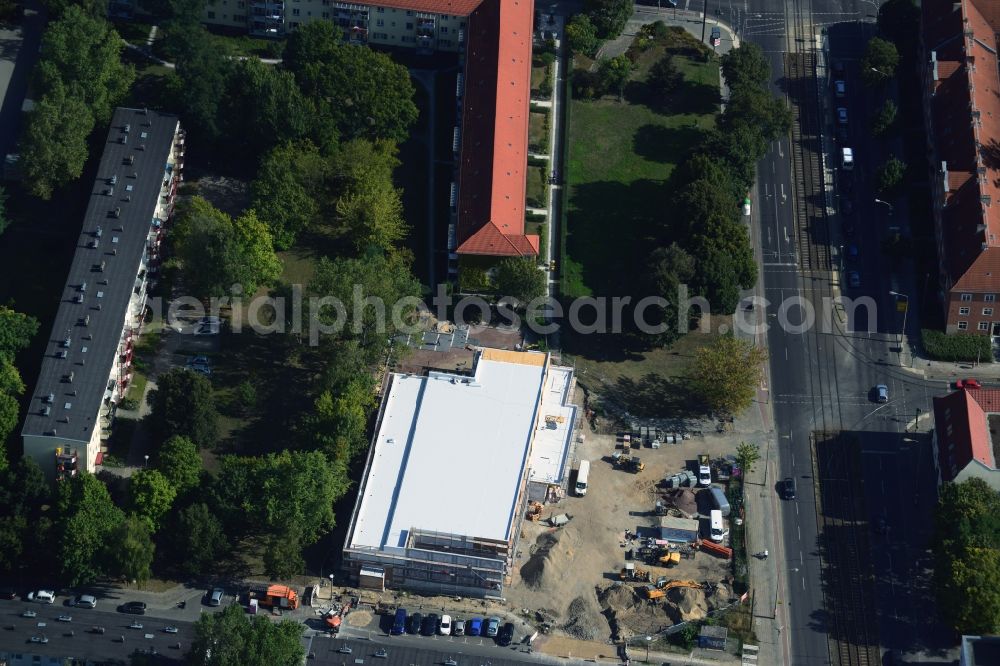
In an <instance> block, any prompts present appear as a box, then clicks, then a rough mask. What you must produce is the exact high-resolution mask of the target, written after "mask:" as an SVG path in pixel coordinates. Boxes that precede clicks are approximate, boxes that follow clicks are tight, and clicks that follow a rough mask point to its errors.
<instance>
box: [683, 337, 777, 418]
mask: <svg viewBox="0 0 1000 666" xmlns="http://www.w3.org/2000/svg"><path fill="white" fill-rule="evenodd" d="M765 360H767V353H766V352H765V351H764V350H763V349H760V348H758V347H755V346H753V345H752V344H751V343H750V342H747V341H746V340H743V339H742V338H737V337H735V336H732V335H722V336H719V337H717V338H715V339H714V340H712V342H711V343H710V344H708V345H706V346H704V347H700V348H699V349H698V351H697V352H696V353H695V358H694V362H693V363H692V365H691V371H690V372H689V374H688V378H687V382H688V386H689V388H690V389H691V391H692V393H693V394H694V395H695V396H696V397H697V398H698V399H700V400H701V401H702V402H703V403H704V404H705V406H706V407H708V409H709V410H710V411H711V412H712V413H713V414H718V415H722V416H730V415H735V414H738V413H740V412H741V411H743V410H744V409H746V408H747V407H749V406H750V403H751V402H752V401H753V398H754V395H755V394H756V390H757V387H758V386H760V381H761V377H762V376H763V363H764V361H765Z"/></svg>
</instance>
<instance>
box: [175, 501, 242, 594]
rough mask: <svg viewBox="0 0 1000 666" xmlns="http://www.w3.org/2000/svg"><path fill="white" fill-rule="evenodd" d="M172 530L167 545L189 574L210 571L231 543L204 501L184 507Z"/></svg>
mask: <svg viewBox="0 0 1000 666" xmlns="http://www.w3.org/2000/svg"><path fill="white" fill-rule="evenodd" d="M171 533H172V538H171V539H170V540H169V541H168V547H169V549H170V551H171V552H172V557H173V561H174V562H175V563H176V566H177V567H178V570H179V571H180V573H181V574H182V575H186V576H201V575H205V574H208V573H210V572H211V571H212V569H213V566H214V565H215V564H216V562H217V561H218V560H219V559H220V558H221V557H223V556H224V555H225V554H226V550H227V548H228V546H229V541H228V539H227V538H226V533H225V531H224V530H223V526H222V522H221V521H220V520H219V518H218V517H216V515H215V514H214V513H213V512H212V510H211V509H209V507H208V505H207V504H205V503H204V502H197V503H195V504H192V505H191V506H188V507H185V508H183V509H181V510H180V512H179V513H178V514H177V516H176V518H175V520H174V527H173V528H172V532H171Z"/></svg>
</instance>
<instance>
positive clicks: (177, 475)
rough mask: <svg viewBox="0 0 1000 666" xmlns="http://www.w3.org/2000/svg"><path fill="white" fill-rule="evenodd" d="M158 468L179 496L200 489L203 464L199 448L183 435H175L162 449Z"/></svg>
mask: <svg viewBox="0 0 1000 666" xmlns="http://www.w3.org/2000/svg"><path fill="white" fill-rule="evenodd" d="M158 458H159V464H158V465H157V467H158V468H159V470H160V473H162V474H163V476H164V478H166V479H167V481H168V482H169V483H170V485H171V486H173V488H174V490H175V491H176V492H177V495H178V496H181V495H184V494H185V493H187V492H188V491H190V490H193V489H194V488H196V487H198V483H199V482H200V480H201V472H202V468H203V467H202V462H201V456H200V455H198V446H197V445H196V444H195V443H194V442H192V441H191V440H190V439H188V438H187V437H184V436H183V435H174V436H173V437H171V438H170V439H168V440H167V441H166V442H164V443H163V446H161V447H160V452H159V455H158Z"/></svg>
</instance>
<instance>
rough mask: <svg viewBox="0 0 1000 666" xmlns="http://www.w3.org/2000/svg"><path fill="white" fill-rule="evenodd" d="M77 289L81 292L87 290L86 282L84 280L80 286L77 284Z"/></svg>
mask: <svg viewBox="0 0 1000 666" xmlns="http://www.w3.org/2000/svg"><path fill="white" fill-rule="evenodd" d="M79 289H80V292H81V293H82V292H85V291H87V283H86V282H81V283H80V286H79Z"/></svg>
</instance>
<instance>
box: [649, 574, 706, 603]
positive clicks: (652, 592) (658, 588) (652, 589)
mask: <svg viewBox="0 0 1000 666" xmlns="http://www.w3.org/2000/svg"><path fill="white" fill-rule="evenodd" d="M675 587H690V588H693V589H695V590H700V589H701V588H702V584H701V583H699V582H697V581H693V580H672V581H669V582H668V581H667V578H666V576H661V577H660V578H658V579H657V580H656V585H647V586H646V587H644V588H643V595H644V596H645V597H646V598H647V599H651V600H652V599H660V598H661V597H664V596H666V594H667V592H668V591H670V590H672V589H674V588H675Z"/></svg>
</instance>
